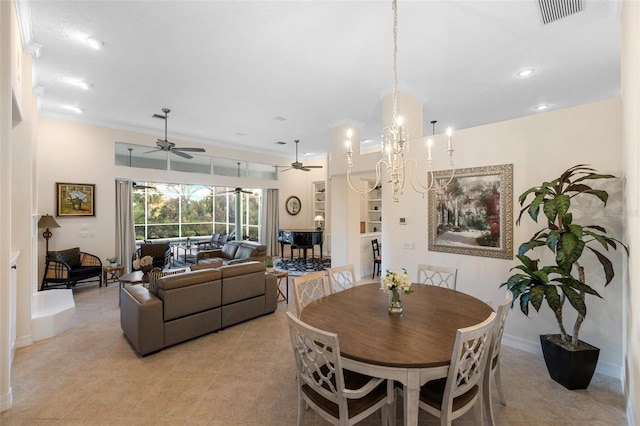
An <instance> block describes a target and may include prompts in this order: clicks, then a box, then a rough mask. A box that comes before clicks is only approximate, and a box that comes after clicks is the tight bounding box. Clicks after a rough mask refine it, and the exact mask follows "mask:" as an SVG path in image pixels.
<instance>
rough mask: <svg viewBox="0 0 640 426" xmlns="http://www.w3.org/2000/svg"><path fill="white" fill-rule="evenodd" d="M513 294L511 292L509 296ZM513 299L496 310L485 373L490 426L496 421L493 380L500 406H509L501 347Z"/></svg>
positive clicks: (506, 301)
mask: <svg viewBox="0 0 640 426" xmlns="http://www.w3.org/2000/svg"><path fill="white" fill-rule="evenodd" d="M511 294H512V293H511V292H509V295H511ZM511 301H512V298H511V297H509V298H508V299H507V300H505V301H504V302H502V303H501V304H500V305H499V306H498V309H497V310H496V326H495V330H494V332H493V341H492V343H491V352H490V353H489V359H488V361H487V367H486V369H485V372H484V396H483V399H484V407H485V410H486V412H487V419H488V420H489V424H490V425H494V424H496V423H495V420H494V417H493V404H492V398H491V378H492V377H494V378H495V383H496V389H497V390H498V397H499V398H500V404H502V405H507V402H506V400H505V399H504V392H503V390H502V380H501V379H500V347H501V346H502V334H503V333H504V324H505V323H506V322H507V315H508V314H509V307H510V306H511Z"/></svg>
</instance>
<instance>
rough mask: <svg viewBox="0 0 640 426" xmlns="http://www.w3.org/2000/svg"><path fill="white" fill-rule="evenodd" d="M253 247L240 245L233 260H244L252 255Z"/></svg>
mask: <svg viewBox="0 0 640 426" xmlns="http://www.w3.org/2000/svg"><path fill="white" fill-rule="evenodd" d="M254 250H255V247H251V246H248V245H244V244H241V245H240V247H238V250H236V255H235V256H234V257H233V258H234V259H246V258H248V257H251V256H252V255H253V252H254Z"/></svg>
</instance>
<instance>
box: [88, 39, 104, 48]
mask: <svg viewBox="0 0 640 426" xmlns="http://www.w3.org/2000/svg"><path fill="white" fill-rule="evenodd" d="M87 44H88V45H89V46H90V47H92V48H94V49H96V50H100V49H102V48H103V47H104V41H102V40H98V39H97V38H95V37H89V38H88V39H87Z"/></svg>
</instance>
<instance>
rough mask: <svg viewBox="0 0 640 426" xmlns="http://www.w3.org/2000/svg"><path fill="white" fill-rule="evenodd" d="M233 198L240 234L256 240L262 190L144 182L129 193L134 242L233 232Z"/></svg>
mask: <svg viewBox="0 0 640 426" xmlns="http://www.w3.org/2000/svg"><path fill="white" fill-rule="evenodd" d="M236 197H240V208H241V215H242V220H241V223H242V235H243V237H245V238H246V237H248V238H249V239H251V240H258V238H259V235H260V227H261V223H260V217H261V208H262V202H261V201H262V190H260V189H243V190H242V191H241V192H238V191H237V190H236V189H234V188H227V187H212V186H206V185H186V184H185V185H183V184H169V183H145V184H140V185H137V188H135V189H134V193H133V216H134V224H135V232H136V240H152V239H158V238H171V239H181V238H187V237H200V236H201V237H204V236H210V235H211V234H212V233H214V232H217V233H219V234H229V233H231V232H232V231H234V229H235V218H236Z"/></svg>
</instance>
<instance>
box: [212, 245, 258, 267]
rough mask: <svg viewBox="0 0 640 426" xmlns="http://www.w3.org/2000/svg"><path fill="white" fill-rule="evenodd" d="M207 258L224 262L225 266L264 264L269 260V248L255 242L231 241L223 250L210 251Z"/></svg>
mask: <svg viewBox="0 0 640 426" xmlns="http://www.w3.org/2000/svg"><path fill="white" fill-rule="evenodd" d="M207 257H208V258H210V259H219V260H222V263H223V264H225V265H233V264H236V263H242V262H249V261H254V260H255V261H258V262H264V261H265V260H267V259H268V258H269V256H268V255H267V246H265V245H264V244H259V243H256V242H253V241H229V242H228V243H226V244H225V245H224V247H222V248H221V249H216V250H208V251H207Z"/></svg>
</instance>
